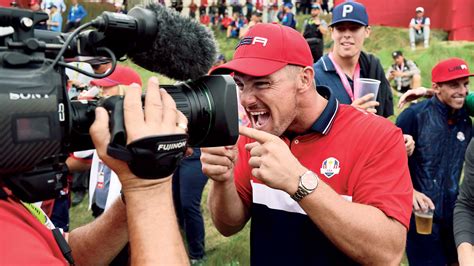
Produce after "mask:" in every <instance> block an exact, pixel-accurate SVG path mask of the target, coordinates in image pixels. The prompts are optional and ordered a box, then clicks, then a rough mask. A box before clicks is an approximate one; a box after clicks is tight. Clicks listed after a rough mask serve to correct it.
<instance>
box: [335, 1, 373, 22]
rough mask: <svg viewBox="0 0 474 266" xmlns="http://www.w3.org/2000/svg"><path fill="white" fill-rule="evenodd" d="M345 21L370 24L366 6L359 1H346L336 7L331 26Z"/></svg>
mask: <svg viewBox="0 0 474 266" xmlns="http://www.w3.org/2000/svg"><path fill="white" fill-rule="evenodd" d="M345 21H348V22H355V23H358V24H362V25H364V26H368V25H369V15H367V10H366V9H365V6H364V5H362V4H361V3H357V2H344V3H341V4H339V5H337V6H336V7H334V10H333V12H332V22H331V24H330V25H329V26H333V25H334V24H336V23H339V22H345Z"/></svg>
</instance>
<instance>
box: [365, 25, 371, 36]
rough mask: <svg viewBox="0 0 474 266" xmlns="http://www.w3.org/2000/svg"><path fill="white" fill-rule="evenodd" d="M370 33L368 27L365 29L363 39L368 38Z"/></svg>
mask: <svg viewBox="0 0 474 266" xmlns="http://www.w3.org/2000/svg"><path fill="white" fill-rule="evenodd" d="M371 32H372V28H371V27H370V26H367V27H365V38H369V37H370V33H371Z"/></svg>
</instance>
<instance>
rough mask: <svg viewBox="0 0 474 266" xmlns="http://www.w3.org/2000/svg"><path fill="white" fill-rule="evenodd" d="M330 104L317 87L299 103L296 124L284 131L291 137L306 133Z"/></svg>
mask: <svg viewBox="0 0 474 266" xmlns="http://www.w3.org/2000/svg"><path fill="white" fill-rule="evenodd" d="M327 105H328V100H327V99H325V98H324V97H323V96H321V95H320V94H319V93H317V91H316V89H314V92H311V93H309V94H307V96H305V100H303V101H302V102H300V103H299V106H298V107H297V109H298V110H299V113H298V114H297V119H296V120H295V122H294V124H293V125H292V126H291V129H290V128H289V129H288V130H287V132H285V133H284V135H285V136H287V137H288V138H289V139H293V138H294V137H295V136H298V135H302V134H305V133H307V132H309V131H310V130H311V127H312V126H313V124H314V123H315V122H316V120H318V119H319V117H320V116H321V114H322V113H323V111H324V109H325V108H326V106H327Z"/></svg>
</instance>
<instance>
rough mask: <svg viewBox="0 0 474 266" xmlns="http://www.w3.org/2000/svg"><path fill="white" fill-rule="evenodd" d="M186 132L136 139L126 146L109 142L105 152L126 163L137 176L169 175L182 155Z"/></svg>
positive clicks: (184, 148)
mask: <svg viewBox="0 0 474 266" xmlns="http://www.w3.org/2000/svg"><path fill="white" fill-rule="evenodd" d="M187 140H188V135H187V134H174V135H161V136H153V137H146V138H142V139H138V140H135V141H133V142H132V143H130V144H128V145H127V146H126V147H124V146H122V145H120V144H117V143H110V144H109V145H108V147H107V154H108V155H110V156H112V157H113V158H115V159H119V160H122V161H125V162H127V163H128V166H129V167H130V170H131V171H132V172H133V173H134V174H135V175H136V176H138V177H141V178H145V179H160V178H164V177H167V176H169V175H171V174H172V173H173V172H174V170H176V167H177V166H178V164H179V163H180V162H181V159H182V158H183V157H184V153H185V151H186V148H187Z"/></svg>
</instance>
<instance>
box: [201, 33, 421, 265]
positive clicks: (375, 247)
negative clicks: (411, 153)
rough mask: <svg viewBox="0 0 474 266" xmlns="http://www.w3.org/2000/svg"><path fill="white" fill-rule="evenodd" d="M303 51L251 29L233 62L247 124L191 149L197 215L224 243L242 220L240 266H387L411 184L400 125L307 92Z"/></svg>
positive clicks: (396, 250)
mask: <svg viewBox="0 0 474 266" xmlns="http://www.w3.org/2000/svg"><path fill="white" fill-rule="evenodd" d="M312 63H313V61H312V57H311V50H310V48H309V46H308V44H307V42H306V41H305V39H304V38H303V37H302V36H301V34H299V33H298V32H297V31H295V30H293V29H291V28H288V27H285V26H281V25H277V24H258V25H256V26H254V27H253V28H252V29H250V31H249V32H248V34H247V35H246V37H244V38H243V39H242V40H241V42H240V43H239V45H238V46H237V49H236V52H235V54H234V59H233V60H232V61H230V62H228V63H226V64H224V65H221V66H219V67H217V68H215V69H214V70H213V71H212V72H213V74H219V73H234V79H235V81H236V83H237V85H238V87H239V91H240V101H241V104H242V105H243V107H244V108H245V110H246V112H247V115H248V116H249V117H250V120H251V121H252V127H253V128H246V127H241V129H240V132H241V135H242V136H241V137H240V139H239V142H238V143H237V145H236V146H228V147H216V148H203V149H202V155H201V161H202V164H203V171H204V173H205V174H206V175H207V176H209V177H210V178H212V179H213V181H214V182H212V187H211V190H210V193H209V208H210V212H211V215H212V219H213V221H214V224H215V226H216V227H217V229H218V230H219V231H220V232H221V233H222V234H224V235H232V234H234V233H236V232H238V231H240V230H241V229H242V228H243V227H244V225H245V224H246V222H247V221H248V220H249V219H250V218H252V222H251V223H252V224H251V244H250V245H251V264H252V265H276V264H278V265H353V264H375V265H394V264H398V263H400V261H401V259H402V256H403V252H404V248H405V240H406V234H407V229H408V226H409V222H410V214H411V201H412V193H413V187H412V185H411V182H410V175H409V171H408V167H407V156H406V152H405V148H404V143H403V137H402V134H401V131H400V129H398V128H396V127H395V126H394V125H393V124H392V123H391V122H390V121H388V120H387V119H384V118H380V117H378V116H376V115H373V114H369V113H367V112H365V111H363V110H359V109H356V108H354V107H352V106H348V105H342V104H339V102H338V101H337V100H336V98H335V96H334V95H333V94H332V92H331V90H330V89H329V88H327V87H324V86H321V87H319V86H318V87H317V89H316V88H315V87H316V86H315V83H314V70H313V68H312Z"/></svg>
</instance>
